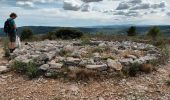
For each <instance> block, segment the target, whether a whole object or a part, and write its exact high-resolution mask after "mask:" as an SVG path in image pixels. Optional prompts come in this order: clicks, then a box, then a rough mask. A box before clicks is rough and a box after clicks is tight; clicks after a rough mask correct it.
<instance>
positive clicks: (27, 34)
mask: <svg viewBox="0 0 170 100" xmlns="http://www.w3.org/2000/svg"><path fill="white" fill-rule="evenodd" d="M32 37H33V31H32V30H31V29H30V28H24V29H23V30H22V32H21V40H29V39H32Z"/></svg>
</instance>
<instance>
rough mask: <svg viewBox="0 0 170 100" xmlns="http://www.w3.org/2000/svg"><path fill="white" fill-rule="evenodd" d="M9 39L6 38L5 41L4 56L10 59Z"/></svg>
mask: <svg viewBox="0 0 170 100" xmlns="http://www.w3.org/2000/svg"><path fill="white" fill-rule="evenodd" d="M8 43H9V42H8V39H7V38H4V39H3V50H4V56H5V57H9V56H10V51H9V48H8Z"/></svg>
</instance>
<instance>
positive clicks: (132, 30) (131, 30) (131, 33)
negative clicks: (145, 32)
mask: <svg viewBox="0 0 170 100" xmlns="http://www.w3.org/2000/svg"><path fill="white" fill-rule="evenodd" d="M136 34H137V33H136V27H134V26H131V27H130V28H129V29H128V31H127V35H128V36H136Z"/></svg>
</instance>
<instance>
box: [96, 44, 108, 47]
mask: <svg viewBox="0 0 170 100" xmlns="http://www.w3.org/2000/svg"><path fill="white" fill-rule="evenodd" d="M98 46H99V47H106V46H107V45H106V43H100V44H99V45H98Z"/></svg>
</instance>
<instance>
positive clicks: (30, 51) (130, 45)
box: [11, 40, 160, 73]
mask: <svg viewBox="0 0 170 100" xmlns="http://www.w3.org/2000/svg"><path fill="white" fill-rule="evenodd" d="M159 56H160V53H159V49H158V48H156V47H155V46H153V45H150V44H144V43H136V42H131V41H123V42H118V41H115V42H112V41H111V42H109V41H91V43H89V44H83V43H82V42H81V41H79V40H78V41H74V40H73V41H65V40H61V41H49V40H45V41H40V42H28V43H26V44H22V48H20V49H16V50H15V51H14V53H13V54H12V55H11V58H12V61H20V62H25V63H28V62H35V63H36V64H38V65H39V69H40V70H44V71H46V72H48V73H49V72H50V71H55V70H59V69H61V68H63V67H68V68H69V67H79V68H84V69H89V70H99V71H107V70H108V69H114V70H122V69H123V68H126V67H127V66H130V65H132V64H133V63H139V64H145V63H147V62H149V61H151V60H156V59H158V58H159Z"/></svg>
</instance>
